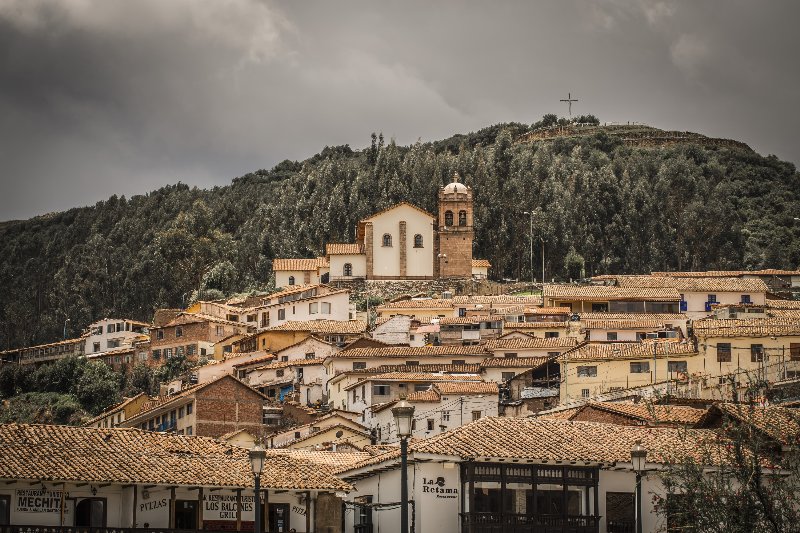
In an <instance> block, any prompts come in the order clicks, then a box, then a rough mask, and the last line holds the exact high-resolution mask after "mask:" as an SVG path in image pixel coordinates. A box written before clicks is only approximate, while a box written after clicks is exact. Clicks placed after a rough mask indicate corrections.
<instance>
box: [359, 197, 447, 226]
mask: <svg viewBox="0 0 800 533" xmlns="http://www.w3.org/2000/svg"><path fill="white" fill-rule="evenodd" d="M403 205H407V206H408V207H411V208H413V209H416V210H417V211H419V212H420V213H422V214H423V215H426V216H428V217H430V218H436V217H434V216H433V215H432V214H430V213H428V212H427V211H425V210H424V209H422V208H421V207H417V206H415V205H414V204H412V203H409V202H398V203H396V204H394V205H391V206H389V207H387V208H386V209H381V210H380V211H378V212H376V213H372V214H371V215H370V216H368V217H367V218H365V219H362V220H360V221H359V223H361V222H367V221H369V220H372V219H373V218H376V217H378V216H380V215H382V214H384V213H387V212H389V211H391V210H392V209H395V208H397V207H400V206H403Z"/></svg>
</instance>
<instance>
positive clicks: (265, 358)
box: [232, 354, 275, 368]
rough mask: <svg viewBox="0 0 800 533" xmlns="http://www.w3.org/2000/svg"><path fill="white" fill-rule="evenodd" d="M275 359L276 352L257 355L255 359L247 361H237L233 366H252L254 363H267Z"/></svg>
mask: <svg viewBox="0 0 800 533" xmlns="http://www.w3.org/2000/svg"><path fill="white" fill-rule="evenodd" d="M273 359H275V355H274V354H268V355H265V356H263V357H256V358H254V359H248V360H247V361H242V362H240V363H235V364H233V365H232V366H233V368H239V367H243V366H252V365H257V364H260V363H266V362H267V361H272V360H273Z"/></svg>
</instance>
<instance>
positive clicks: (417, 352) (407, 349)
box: [331, 346, 486, 359]
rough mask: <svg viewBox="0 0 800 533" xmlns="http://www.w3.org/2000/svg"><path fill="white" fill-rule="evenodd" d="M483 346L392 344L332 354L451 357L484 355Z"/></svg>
mask: <svg viewBox="0 0 800 533" xmlns="http://www.w3.org/2000/svg"><path fill="white" fill-rule="evenodd" d="M484 354H486V349H485V348H484V347H483V346H416V347H414V346H390V347H386V348H354V349H352V350H347V351H343V352H338V353H335V354H333V355H331V357H332V358H343V357H346V358H359V359H367V358H378V357H383V358H389V357H426V356H428V357H449V356H456V355H484Z"/></svg>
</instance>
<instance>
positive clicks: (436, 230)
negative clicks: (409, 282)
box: [274, 174, 488, 286]
mask: <svg viewBox="0 0 800 533" xmlns="http://www.w3.org/2000/svg"><path fill="white" fill-rule="evenodd" d="M438 200H439V201H438V210H437V214H436V215H433V214H431V213H428V212H427V211H425V210H423V209H420V208H419V207H417V206H415V205H413V204H410V203H408V202H401V203H399V204H395V205H393V206H392V207H389V208H387V209H384V210H383V211H379V212H377V213H375V214H373V215H371V216H370V217H367V218H365V219H363V220H361V221H359V223H358V226H357V228H356V242H355V243H329V244H328V245H327V246H326V247H325V257H320V258H316V259H315V260H310V259H306V260H296V259H295V260H287V259H276V260H275V262H274V265H275V267H274V270H275V277H276V280H275V282H276V285H277V286H288V285H296V284H308V283H325V282H327V281H336V280H351V279H368V280H402V279H437V278H460V279H465V278H471V277H473V275H474V276H476V277H485V275H486V268H487V265H488V262H487V261H486V260H473V258H472V244H473V241H474V238H475V229H474V216H473V215H474V212H473V196H472V189H471V188H470V187H467V186H466V185H464V184H463V183H460V182H459V180H458V174H455V175H454V176H453V181H452V182H451V183H448V184H447V185H445V186H444V187H442V188H441V189H440V190H439V198H438ZM301 264H303V265H305V264H307V267H306V268H305V269H304V270H303V271H302V272H301V271H297V270H292V271H289V270H286V269H284V268H283V267H284V265H286V266H287V267H288V266H289V265H291V266H292V268H295V269H296V268H297V266H298V265H301Z"/></svg>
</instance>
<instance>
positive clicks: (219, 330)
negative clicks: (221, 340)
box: [215, 326, 225, 337]
mask: <svg viewBox="0 0 800 533" xmlns="http://www.w3.org/2000/svg"><path fill="white" fill-rule="evenodd" d="M215 333H216V334H217V337H222V336H223V335H225V326H217V327H216V329H215Z"/></svg>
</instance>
